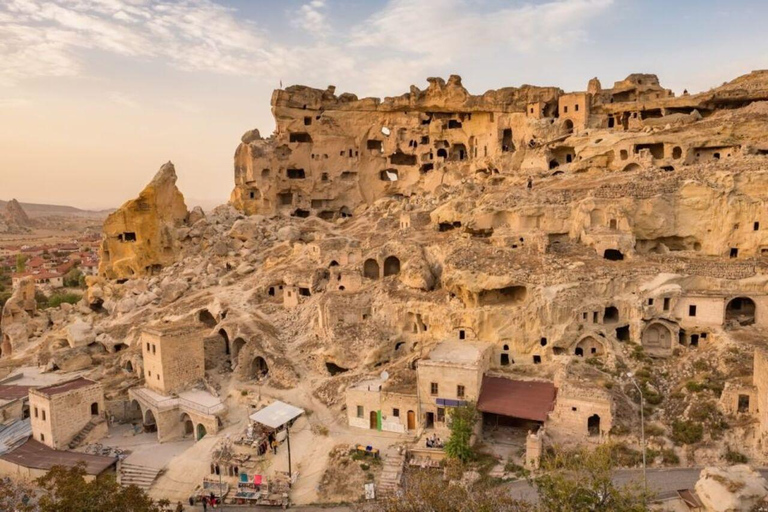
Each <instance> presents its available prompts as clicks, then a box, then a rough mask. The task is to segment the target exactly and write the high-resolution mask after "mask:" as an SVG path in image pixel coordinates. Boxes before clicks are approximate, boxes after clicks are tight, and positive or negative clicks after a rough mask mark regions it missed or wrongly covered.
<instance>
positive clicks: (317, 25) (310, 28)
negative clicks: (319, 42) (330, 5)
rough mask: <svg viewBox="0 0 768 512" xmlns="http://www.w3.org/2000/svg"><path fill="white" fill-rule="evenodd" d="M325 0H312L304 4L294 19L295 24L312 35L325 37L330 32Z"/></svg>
mask: <svg viewBox="0 0 768 512" xmlns="http://www.w3.org/2000/svg"><path fill="white" fill-rule="evenodd" d="M326 7H327V5H326V2H325V0H311V1H310V2H307V3H305V4H304V5H302V6H301V7H300V8H299V9H298V11H297V12H296V17H295V18H294V19H293V20H292V23H293V25H294V26H296V27H299V28H301V29H303V30H306V31H307V32H309V33H310V34H312V35H315V36H318V37H324V36H326V35H327V34H328V33H329V32H330V26H329V24H328V18H327V16H326Z"/></svg>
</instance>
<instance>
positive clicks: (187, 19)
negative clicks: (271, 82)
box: [0, 0, 285, 82]
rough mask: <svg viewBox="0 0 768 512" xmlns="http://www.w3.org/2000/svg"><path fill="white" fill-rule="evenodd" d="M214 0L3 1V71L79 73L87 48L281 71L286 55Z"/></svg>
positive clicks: (239, 69)
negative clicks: (271, 48) (82, 54)
mask: <svg viewBox="0 0 768 512" xmlns="http://www.w3.org/2000/svg"><path fill="white" fill-rule="evenodd" d="M269 48H270V45H269V44H268V41H267V40H266V39H265V38H264V36H263V35H262V34H261V33H260V32H259V31H258V30H257V29H256V27H254V26H252V25H251V24H249V23H246V22H242V21H240V20H238V19H237V18H236V17H235V15H234V11H233V10H232V9H229V8H226V7H223V6H221V5H219V4H216V3H214V2H212V1H210V0H181V1H169V0H47V1H43V0H8V1H6V2H5V3H3V4H2V5H0V76H3V77H5V80H6V82H11V81H17V80H19V79H22V78H25V77H36V76H73V75H77V74H79V73H80V72H81V71H82V56H81V52H82V51H83V50H101V51H105V52H108V53H112V54H117V55H124V56H130V57H138V58H145V59H154V58H158V59H164V60H165V61H167V62H169V63H170V64H171V65H172V66H175V67H177V68H180V69H184V70H193V71H210V72H215V73H225V74H234V75H246V74H260V73H274V72H275V69H276V68H278V67H279V66H280V65H281V61H282V59H283V58H284V57H285V53H284V52H280V51H279V50H278V51H276V52H272V51H271V50H269Z"/></svg>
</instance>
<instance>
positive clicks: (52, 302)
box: [47, 293, 83, 308]
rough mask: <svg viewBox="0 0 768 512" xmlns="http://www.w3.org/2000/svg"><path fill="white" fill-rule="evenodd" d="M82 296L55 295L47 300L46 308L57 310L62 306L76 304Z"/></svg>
mask: <svg viewBox="0 0 768 512" xmlns="http://www.w3.org/2000/svg"><path fill="white" fill-rule="evenodd" d="M82 298H83V296H82V295H80V294H78V293H56V294H54V295H51V296H50V297H49V298H48V304H47V307H49V308H57V307H59V306H61V305H62V304H64V303H65V302H66V303H67V304H77V303H78V302H80V299H82Z"/></svg>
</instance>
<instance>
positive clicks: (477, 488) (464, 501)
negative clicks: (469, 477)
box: [362, 470, 535, 512]
mask: <svg viewBox="0 0 768 512" xmlns="http://www.w3.org/2000/svg"><path fill="white" fill-rule="evenodd" d="M362 509H363V510H369V511H371V512H373V511H376V512H382V511H383V512H427V511H429V512H533V511H534V510H535V509H534V508H533V507H532V506H531V505H529V504H528V503H524V502H520V501H517V500H515V499H514V498H512V496H511V495H510V493H509V490H508V489H506V488H505V487H503V486H492V485H490V484H489V483H487V482H478V483H476V484H472V485H466V486H465V485H454V484H448V483H447V482H445V481H443V478H442V474H441V473H438V472H433V471H429V470H427V471H420V470H416V471H410V472H407V473H406V475H405V484H404V486H403V493H402V495H398V496H389V497H386V498H384V499H383V500H381V501H378V502H377V503H376V504H375V505H368V506H364V507H363V508H362Z"/></svg>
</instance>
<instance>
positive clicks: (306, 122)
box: [304, 117, 312, 126]
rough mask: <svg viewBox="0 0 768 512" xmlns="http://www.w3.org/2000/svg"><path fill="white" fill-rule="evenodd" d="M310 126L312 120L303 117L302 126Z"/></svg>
mask: <svg viewBox="0 0 768 512" xmlns="http://www.w3.org/2000/svg"><path fill="white" fill-rule="evenodd" d="M311 124H312V118H311V117H305V118H304V126H309V125H311Z"/></svg>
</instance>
